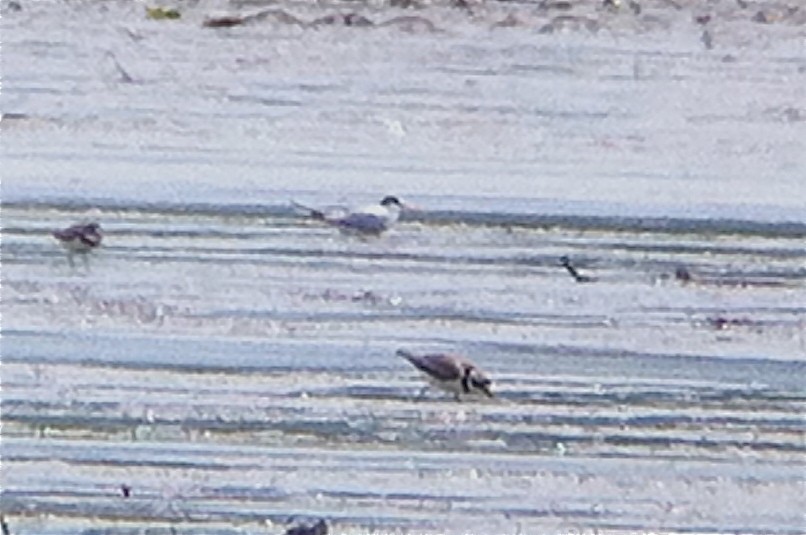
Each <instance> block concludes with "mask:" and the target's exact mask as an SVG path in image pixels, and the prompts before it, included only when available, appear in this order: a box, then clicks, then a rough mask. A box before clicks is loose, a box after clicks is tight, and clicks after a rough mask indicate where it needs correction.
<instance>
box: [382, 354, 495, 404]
mask: <svg viewBox="0 0 806 535" xmlns="http://www.w3.org/2000/svg"><path fill="white" fill-rule="evenodd" d="M396 354H397V355H398V356H400V357H403V358H404V359H406V360H408V361H409V362H410V363H411V364H412V365H414V367H415V368H417V369H418V370H420V371H421V372H422V373H423V374H424V375H425V378H426V379H427V380H428V382H430V383H431V384H432V385H434V386H436V387H438V388H440V389H442V390H444V391H445V392H448V393H451V394H453V395H454V397H455V398H456V400H457V401H459V400H460V399H461V396H462V395H463V394H465V395H474V394H478V393H482V394H484V395H485V396H487V397H490V398H492V397H495V396H494V395H493V393H492V392H491V391H490V386H491V385H492V381H491V380H490V378H489V377H487V375H486V374H485V373H484V372H483V371H482V370H481V369H480V368H479V367H478V366H476V364H474V363H473V362H471V361H470V360H468V359H467V358H465V357H462V356H460V355H454V354H449V353H433V354H429V355H415V354H413V353H411V352H410V351H407V350H405V349H398V350H397V353H396Z"/></svg>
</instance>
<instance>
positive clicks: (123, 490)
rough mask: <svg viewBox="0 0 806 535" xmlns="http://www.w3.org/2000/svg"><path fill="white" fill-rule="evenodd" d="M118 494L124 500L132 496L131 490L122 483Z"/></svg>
mask: <svg viewBox="0 0 806 535" xmlns="http://www.w3.org/2000/svg"><path fill="white" fill-rule="evenodd" d="M120 494H121V496H123V497H124V498H128V497H129V496H131V495H132V488H131V487H130V486H129V485H127V484H125V483H124V484H122V485H121V486H120Z"/></svg>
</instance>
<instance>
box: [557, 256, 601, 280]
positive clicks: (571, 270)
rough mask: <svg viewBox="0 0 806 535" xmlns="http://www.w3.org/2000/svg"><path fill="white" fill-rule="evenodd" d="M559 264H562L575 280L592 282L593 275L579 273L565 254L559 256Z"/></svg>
mask: <svg viewBox="0 0 806 535" xmlns="http://www.w3.org/2000/svg"><path fill="white" fill-rule="evenodd" d="M560 265H562V266H563V267H564V268H565V269H566V270H567V271H568V273H570V274H571V276H572V277H574V280H575V281H577V282H593V281H594V280H595V279H594V278H593V277H588V276H587V275H580V274H579V272H578V271H577V269H576V268H575V267H574V266H573V265H572V264H571V259H570V258H568V257H567V256H561V257H560Z"/></svg>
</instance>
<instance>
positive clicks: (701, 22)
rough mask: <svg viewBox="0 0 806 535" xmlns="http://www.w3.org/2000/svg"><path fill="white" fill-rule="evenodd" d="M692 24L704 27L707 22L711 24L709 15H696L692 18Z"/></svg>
mask: <svg viewBox="0 0 806 535" xmlns="http://www.w3.org/2000/svg"><path fill="white" fill-rule="evenodd" d="M694 22H696V23H697V24H699V25H701V26H705V25H706V24H708V23H709V22H711V15H697V16H696V17H694Z"/></svg>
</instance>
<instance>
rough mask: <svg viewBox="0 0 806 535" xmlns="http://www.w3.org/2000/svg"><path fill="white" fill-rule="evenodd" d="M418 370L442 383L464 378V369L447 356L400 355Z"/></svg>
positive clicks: (453, 358)
mask: <svg viewBox="0 0 806 535" xmlns="http://www.w3.org/2000/svg"><path fill="white" fill-rule="evenodd" d="M399 354H401V355H402V356H403V357H405V358H406V360H408V361H409V362H411V363H412V364H413V365H414V367H416V368H417V369H418V370H420V371H422V372H425V373H427V374H428V375H430V376H431V377H434V378H435V379H439V380H440V381H456V380H458V379H459V378H461V377H462V371H463V370H462V367H461V365H460V363H459V362H458V361H457V360H456V358H455V357H453V356H451V355H445V354H439V353H438V354H435V355H412V354H411V353H406V354H403V353H399Z"/></svg>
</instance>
